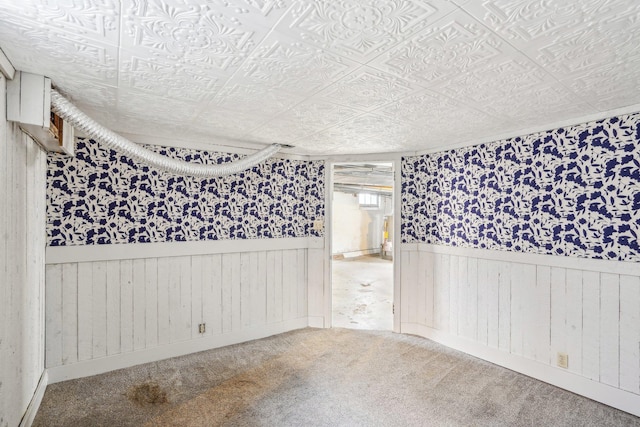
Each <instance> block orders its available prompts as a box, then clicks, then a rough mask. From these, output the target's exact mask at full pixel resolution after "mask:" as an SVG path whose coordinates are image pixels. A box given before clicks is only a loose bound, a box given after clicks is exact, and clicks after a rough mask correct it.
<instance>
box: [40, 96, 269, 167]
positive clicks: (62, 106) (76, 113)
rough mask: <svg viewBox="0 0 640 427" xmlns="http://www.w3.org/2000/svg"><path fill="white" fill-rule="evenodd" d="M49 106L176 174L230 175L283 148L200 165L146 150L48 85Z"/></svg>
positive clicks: (77, 125)
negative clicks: (100, 121) (103, 124)
mask: <svg viewBox="0 0 640 427" xmlns="http://www.w3.org/2000/svg"><path fill="white" fill-rule="evenodd" d="M51 108H52V109H53V111H54V112H55V113H56V114H58V115H59V116H60V117H62V118H63V119H64V120H66V121H67V122H69V123H70V124H71V125H72V126H73V127H75V128H76V129H78V130H81V131H82V132H84V133H86V134H87V135H89V136H90V137H91V138H94V139H95V140H97V141H98V142H100V143H103V144H105V145H106V146H107V147H109V148H112V149H114V150H116V151H119V152H120V153H122V154H125V155H126V156H128V157H130V158H132V159H135V160H138V161H141V162H144V163H147V164H150V165H152V166H155V167H156V168H158V169H161V170H163V171H166V172H171V173H175V174H179V175H191V176H197V177H216V176H224V175H231V174H234V173H238V172H242V171H243V170H246V169H249V168H251V167H253V166H255V165H257V164H258V163H260V162H262V161H264V160H267V159H268V158H270V157H271V156H273V155H274V154H276V153H277V152H278V151H280V149H281V148H282V145H280V144H273V145H270V146H268V147H266V148H264V149H262V150H260V151H258V152H256V153H254V154H252V155H250V156H246V157H243V158H242V159H240V160H237V161H235V162H229V163H224V164H221V165H203V164H197V163H189V162H185V161H182V160H178V159H172V158H170V157H166V156H163V155H161V154H158V153H155V152H153V151H150V150H147V149H146V148H144V147H142V146H141V145H139V144H136V143H135V142H132V141H129V140H128V139H127V138H125V137H123V136H120V135H118V134H117V133H115V132H113V131H111V130H109V129H107V128H106V127H104V126H102V125H101V124H99V123H98V122H96V121H95V120H93V119H92V118H91V117H89V116H87V115H86V114H85V113H83V112H82V111H80V110H79V109H78V108H77V107H76V106H75V105H73V104H72V103H71V102H69V101H68V100H67V99H66V98H65V97H64V96H62V95H61V94H60V93H59V92H58V91H56V90H55V89H51Z"/></svg>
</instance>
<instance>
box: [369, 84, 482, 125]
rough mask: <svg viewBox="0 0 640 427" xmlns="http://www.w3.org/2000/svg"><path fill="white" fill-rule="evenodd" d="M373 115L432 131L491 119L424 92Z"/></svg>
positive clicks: (459, 104) (443, 97)
mask: <svg viewBox="0 0 640 427" xmlns="http://www.w3.org/2000/svg"><path fill="white" fill-rule="evenodd" d="M375 113H376V114H380V115H383V116H387V117H390V118H391V119H393V120H396V121H407V122H411V123H413V124H414V125H416V126H429V127H430V129H432V130H433V129H434V127H437V126H438V125H441V127H442V129H450V128H451V123H452V122H456V121H461V122H464V123H465V126H468V125H469V124H472V123H486V122H487V121H489V120H490V119H492V117H491V116H490V115H489V114H486V113H483V112H481V111H478V110H477V109H475V108H472V107H468V106H466V105H464V104H461V103H458V102H456V101H454V100H452V99H451V98H448V97H446V96H444V95H441V94H438V93H435V92H430V91H426V90H425V91H423V92H421V93H419V94H418V95H414V96H408V97H406V98H403V99H401V100H399V101H396V102H393V103H390V104H387V105H385V106H384V107H382V108H380V109H378V110H375Z"/></svg>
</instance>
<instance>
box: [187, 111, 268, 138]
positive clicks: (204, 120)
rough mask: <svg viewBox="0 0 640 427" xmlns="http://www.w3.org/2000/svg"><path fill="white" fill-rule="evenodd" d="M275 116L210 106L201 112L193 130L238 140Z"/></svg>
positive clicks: (265, 112)
mask: <svg viewBox="0 0 640 427" xmlns="http://www.w3.org/2000/svg"><path fill="white" fill-rule="evenodd" d="M272 116H273V114H272V113H271V112H269V111H268V110H263V111H261V112H240V111H234V110H229V109H228V108H224V107H219V106H209V107H207V108H205V109H203V110H202V111H200V112H199V114H198V117H197V118H196V120H195V121H194V123H193V128H194V129H195V130H198V131H202V132H209V133H213V134H214V135H228V136H230V137H233V138H237V137H240V136H243V135H245V134H248V133H249V132H251V131H252V130H253V129H255V128H257V127H258V126H260V125H262V124H263V123H265V122H266V121H268V120H269V119H270V118H271V117H272Z"/></svg>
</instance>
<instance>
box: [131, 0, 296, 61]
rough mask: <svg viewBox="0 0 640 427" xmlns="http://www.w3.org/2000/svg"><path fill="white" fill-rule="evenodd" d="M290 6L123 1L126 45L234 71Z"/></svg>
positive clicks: (221, 1)
mask: <svg viewBox="0 0 640 427" xmlns="http://www.w3.org/2000/svg"><path fill="white" fill-rule="evenodd" d="M285 5H286V3H285V2H283V1H280V2H278V1H252V2H246V3H241V4H238V3H237V2H236V3H234V2H229V1H224V0H215V1H210V2H202V1H197V0H182V1H180V0H149V1H137V0H123V18H122V19H123V31H122V41H121V47H123V48H125V49H128V50H131V51H135V52H139V53H141V54H146V55H152V56H157V57H162V58H167V59H171V60H176V61H177V60H183V61H186V62H187V63H203V64H205V65H208V66H211V67H213V68H215V69H218V70H223V71H227V72H232V71H234V70H235V69H236V67H237V66H238V65H239V64H240V63H241V62H242V61H243V60H244V59H245V58H246V57H247V56H248V54H249V52H250V51H251V50H253V49H254V48H255V46H256V45H257V43H259V41H260V40H262V38H263V37H264V36H265V35H266V34H267V32H268V30H269V25H270V19H269V18H270V17H271V18H272V19H276V17H277V15H278V13H281V11H283V9H284V7H285Z"/></svg>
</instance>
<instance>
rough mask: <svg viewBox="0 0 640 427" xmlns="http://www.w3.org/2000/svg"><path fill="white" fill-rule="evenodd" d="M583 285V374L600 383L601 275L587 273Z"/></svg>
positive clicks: (583, 278) (591, 272)
mask: <svg viewBox="0 0 640 427" xmlns="http://www.w3.org/2000/svg"><path fill="white" fill-rule="evenodd" d="M582 284H583V290H582V374H583V375H584V376H585V377H587V378H590V379H592V380H594V381H600V273H596V272H593V271H585V272H584V273H583V275H582ZM569 303H570V302H569V301H567V304H569ZM569 364H571V360H569Z"/></svg>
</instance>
